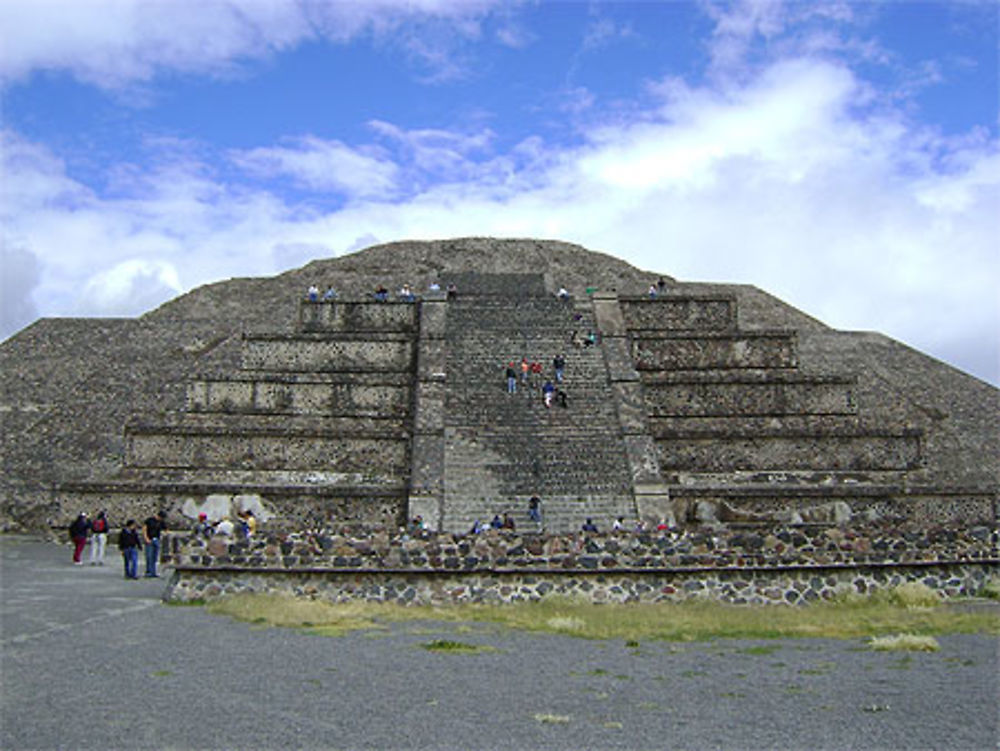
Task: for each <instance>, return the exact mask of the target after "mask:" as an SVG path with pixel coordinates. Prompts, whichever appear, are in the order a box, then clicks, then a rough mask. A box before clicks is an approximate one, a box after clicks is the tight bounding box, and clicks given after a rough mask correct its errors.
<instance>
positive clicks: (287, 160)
mask: <svg viewBox="0 0 1000 751" xmlns="http://www.w3.org/2000/svg"><path fill="white" fill-rule="evenodd" d="M287 141H288V143H289V144H290V145H289V146H276V147H261V148H256V149H250V150H246V151H233V152H231V153H230V158H231V159H232V161H233V162H234V163H235V164H237V165H238V166H240V167H242V168H243V169H245V170H247V171H249V172H251V173H253V174H256V175H258V176H264V177H275V176H283V175H288V176H290V177H292V178H293V179H294V180H295V181H296V182H298V183H299V184H300V185H303V186H305V187H307V188H310V189H313V190H329V191H336V192H338V193H342V194H345V195H346V196H347V197H348V198H355V197H361V198H377V197H387V196H391V195H392V194H393V193H394V192H395V190H396V181H397V173H398V171H399V170H398V168H397V167H396V165H395V164H394V163H393V162H391V161H389V160H388V159H387V158H386V156H385V154H382V153H379V150H378V149H375V148H371V147H368V148H361V149H354V148H350V147H349V146H346V145H345V144H343V143H342V142H340V141H337V140H329V141H326V140H323V139H320V138H316V137H314V136H303V137H300V138H290V139H287Z"/></svg>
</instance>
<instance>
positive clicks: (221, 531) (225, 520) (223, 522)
mask: <svg viewBox="0 0 1000 751" xmlns="http://www.w3.org/2000/svg"><path fill="white" fill-rule="evenodd" d="M235 531H236V527H234V526H233V523H232V522H231V521H230V520H229V517H228V516H224V517H222V518H221V519H219V521H218V522H217V523H216V525H215V534H216V535H218V536H220V537H232V536H233V532H235Z"/></svg>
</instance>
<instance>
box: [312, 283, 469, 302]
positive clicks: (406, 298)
mask: <svg viewBox="0 0 1000 751" xmlns="http://www.w3.org/2000/svg"><path fill="white" fill-rule="evenodd" d="M427 291H428V292H440V291H441V284H440V283H439V282H436V281H434V282H431V283H430V284H428V285H427ZM447 294H448V299H449V300H454V299H455V298H456V297H458V287H456V286H455V285H454V284H449V285H448V288H447ZM396 296H397V298H398V299H399V300H400V301H402V302H415V301H416V299H417V295H416V293H415V292H414V291H413V289H412V288H411V287H410V285H409V284H404V285H403V286H402V287H400V288H399V292H398V293H397V295H396ZM338 297H339V295H338V294H337V291H336V290H335V289H334V288H333V285H332V284H331V285H330V286H329V287H327V288H326V292H324V293H323V294H322V295H320V291H319V287H317V286H316V285H315V284H310V285H309V288H308V289H307V290H306V299H307V300H308V301H309V302H320V301H321V300H322V301H323V302H332V301H334V300H336V299H337V298H338ZM372 299H374V300H375V301H376V302H388V300H389V290H388V289H386V288H385V286H384V285H382V284H380V285H378V286H377V287H376V288H375V291H374V292H372Z"/></svg>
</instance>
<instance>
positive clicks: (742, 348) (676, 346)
mask: <svg viewBox="0 0 1000 751" xmlns="http://www.w3.org/2000/svg"><path fill="white" fill-rule="evenodd" d="M629 340H630V346H631V355H632V361H633V362H634V363H635V367H636V369H637V370H639V371H647V370H653V371H660V370H729V369H734V368H752V369H781V368H783V369H790V368H796V367H798V355H797V352H796V334H795V333H794V332H792V331H753V332H750V331H742V332H734V333H715V332H702V333H686V332H665V331H664V332H647V331H641V332H632V333H631V334H630V337H629Z"/></svg>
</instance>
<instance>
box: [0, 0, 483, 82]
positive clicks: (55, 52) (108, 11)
mask: <svg viewBox="0 0 1000 751" xmlns="http://www.w3.org/2000/svg"><path fill="white" fill-rule="evenodd" d="M494 5H496V0H366V1H365V2H309V1H308V0H203V1H202V2H198V3H197V4H195V3H192V2H167V1H166V0H145V1H144V0H85V1H82V2H81V1H80V0H4V1H3V2H0V82H2V83H4V84H9V83H11V82H14V81H18V80H22V79H24V78H25V77H27V76H28V75H30V74H31V73H32V72H34V71H39V70H50V71H51V70H65V71H69V72H70V73H72V74H73V75H74V76H75V77H77V78H78V79H79V80H81V81H85V82H87V83H91V84H94V85H96V86H100V87H103V88H108V89H115V88H120V87H123V86H127V85H130V84H135V83H137V82H144V81H148V80H150V79H151V78H152V77H153V76H155V75H157V74H158V73H160V72H162V71H169V70H177V71H183V72H197V73H211V74H215V75H232V74H233V73H234V72H235V71H236V70H237V66H238V65H239V64H240V63H241V62H243V61H246V60H253V59H261V58H264V57H267V56H269V55H272V54H274V53H276V52H279V51H281V50H285V49H289V48H291V47H294V46H296V45H298V44H300V43H302V42H305V41H309V40H314V39H327V40H330V41H333V42H340V43H343V42H347V41H350V40H351V39H353V38H355V37H357V36H359V35H363V34H370V35H372V36H373V37H374V38H377V39H382V40H385V43H398V44H401V46H402V47H403V48H404V50H409V53H410V54H412V55H413V56H414V57H415V58H417V59H419V60H421V61H422V64H423V65H424V66H425V67H426V68H431V67H434V66H439V67H441V68H444V69H446V68H449V66H451V65H452V62H451V61H450V60H449V59H448V57H447V52H448V49H447V42H448V39H449V36H448V35H449V34H450V35H454V36H455V37H457V38H475V37H476V36H477V35H478V33H479V31H478V19H479V18H481V17H482V16H483V15H484V14H486V13H487V12H488V11H489V10H490V8H491V7H492V6H494ZM420 23H424V24H428V25H430V26H431V27H433V29H434V31H435V33H436V34H437V40H438V42H439V43H438V44H437V45H434V46H432V47H427V48H426V49H423V48H422V47H421V45H424V46H426V39H425V38H424V37H422V36H420V35H408V34H405V33H402V32H403V31H405V30H406V29H407V28H409V27H411V26H412V25H413V24H420Z"/></svg>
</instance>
